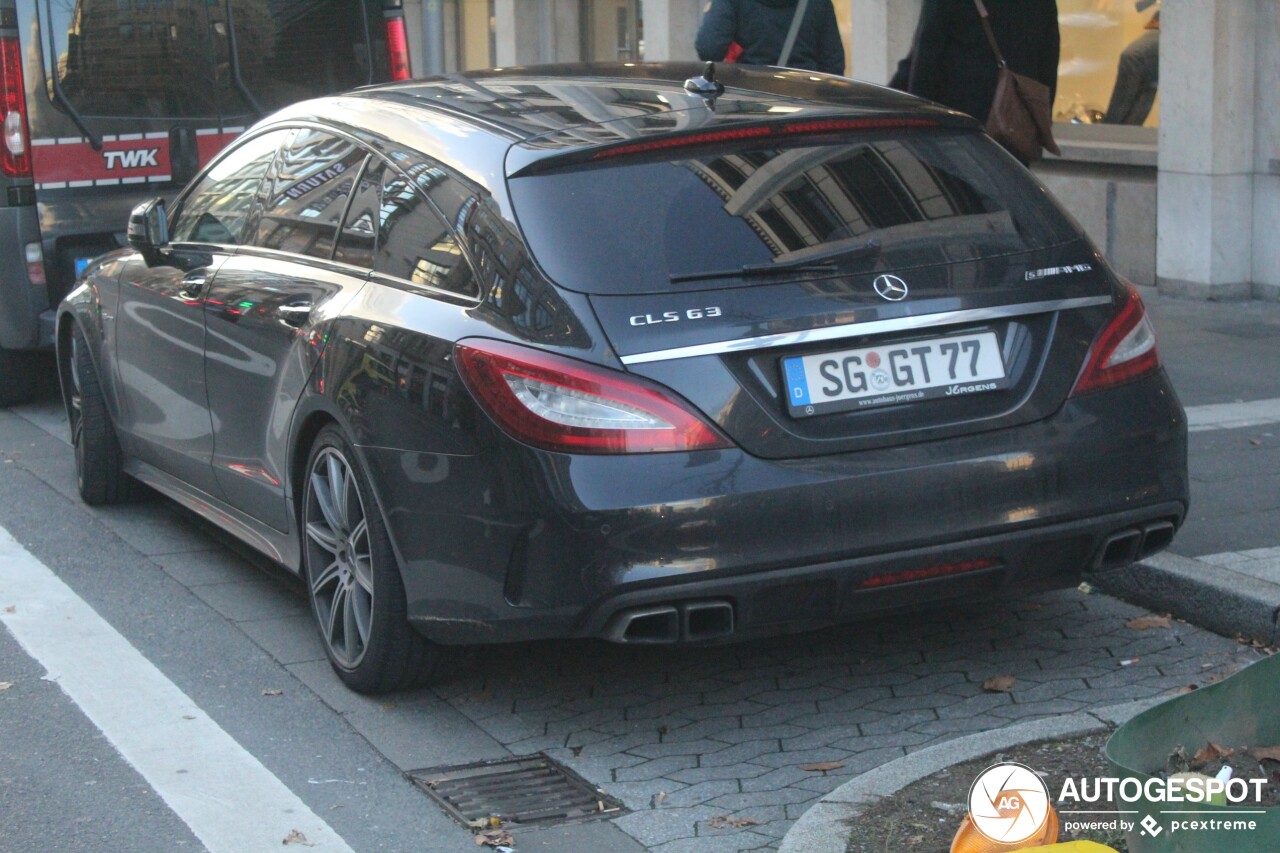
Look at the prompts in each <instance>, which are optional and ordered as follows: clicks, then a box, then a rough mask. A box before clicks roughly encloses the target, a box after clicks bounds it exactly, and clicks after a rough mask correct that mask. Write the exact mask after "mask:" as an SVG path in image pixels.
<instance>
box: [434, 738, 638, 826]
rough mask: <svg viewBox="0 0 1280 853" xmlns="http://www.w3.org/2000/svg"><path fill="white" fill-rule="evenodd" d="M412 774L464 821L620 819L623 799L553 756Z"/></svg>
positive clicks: (437, 800) (540, 822) (449, 810)
mask: <svg viewBox="0 0 1280 853" xmlns="http://www.w3.org/2000/svg"><path fill="white" fill-rule="evenodd" d="M409 778H410V779H412V780H413V782H414V784H416V785H417V786H418V787H420V788H421V789H422V790H423V791H425V792H426V793H427V795H428V796H430V797H431V798H432V799H433V800H435V801H436V802H437V803H439V804H440V805H441V807H442V808H444V810H445V811H447V812H448V813H449V814H451V815H453V816H454V817H455V818H457V819H458V820H459V821H461V822H462V823H464V824H468V825H471V826H474V825H475V824H474V823H473V822H474V821H477V820H487V819H489V818H498V819H500V820H501V821H502V822H503V823H504V824H525V825H529V824H549V823H568V822H571V821H580V820H589V819H591V818H596V817H616V816H618V815H620V814H624V813H625V812H626V809H625V808H623V805H622V802H621V801H619V800H618V799H616V798H614V797H611V796H609V795H608V794H606V793H605V792H604V791H602V790H600V789H599V788H597V787H596V786H594V785H592V784H591V783H590V782H588V781H587V780H586V779H583V778H582V777H581V776H579V775H578V774H576V773H574V772H573V771H572V770H570V769H569V768H568V767H565V766H564V765H562V764H560V763H559V762H557V761H555V760H554V759H552V758H551V757H550V756H547V755H544V754H542V753H538V754H537V755H530V756H527V757H524V758H509V759H504V760H501V761H482V762H478V763H476V764H465V765H462V766H460V767H436V768H431V769H426V770H413V771H410V773H409Z"/></svg>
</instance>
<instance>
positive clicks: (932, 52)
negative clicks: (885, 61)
mask: <svg viewBox="0 0 1280 853" xmlns="http://www.w3.org/2000/svg"><path fill="white" fill-rule="evenodd" d="M983 2H984V3H985V4H986V7H987V11H988V13H989V15H990V21H991V29H992V31H994V32H995V36H996V42H997V43H998V44H999V45H1000V52H1001V53H1003V54H1004V58H1005V61H1006V62H1007V63H1008V64H1009V68H1010V69H1012V70H1013V71H1016V72H1018V73H1019V74H1025V75H1027V76H1028V77H1031V78H1033V79H1036V80H1039V81H1040V82H1041V83H1043V84H1045V85H1046V86H1048V87H1049V92H1050V96H1051V97H1052V96H1053V95H1054V94H1056V92H1057V88H1058V51H1059V45H1060V41H1059V40H1060V36H1059V33H1058V4H1057V0H983ZM907 91H909V92H911V94H913V95H919V96H921V97H923V98H928V99H929V100H931V101H937V102H938V103H940V104H943V105H945V106H948V107H951V108H952V109H953V110H959V111H960V112H963V113H968V114H969V115H971V116H973V117H974V118H976V119H978V121H981V122H985V121H986V120H987V113H988V112H990V110H991V101H992V99H993V98H994V97H995V93H996V58H995V54H994V53H992V51H991V45H990V43H988V42H987V37H986V34H985V33H984V32H983V30H982V19H981V18H980V17H979V15H978V10H977V7H976V6H975V5H974V2H973V0H924V6H923V7H922V8H921V10H920V24H919V26H918V27H917V28H916V35H915V40H914V42H913V43H912V48H911V75H910V81H909V83H908V85H907Z"/></svg>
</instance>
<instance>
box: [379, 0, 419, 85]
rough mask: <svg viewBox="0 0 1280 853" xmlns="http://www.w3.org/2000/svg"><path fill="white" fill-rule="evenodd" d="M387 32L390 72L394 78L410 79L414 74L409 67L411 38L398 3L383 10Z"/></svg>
mask: <svg viewBox="0 0 1280 853" xmlns="http://www.w3.org/2000/svg"><path fill="white" fill-rule="evenodd" d="M383 15H384V20H385V21H386V33H387V62H388V64H389V65H390V66H391V67H390V68H388V69H387V70H388V73H389V74H390V75H391V79H392V80H408V79H409V78H410V77H412V76H413V73H412V72H411V71H410V69H409V38H408V35H407V34H406V32H405V26H404V10H403V9H401V8H400V7H399V4H396V5H395V6H394V7H391V8H388V9H387V10H386V11H385V12H383Z"/></svg>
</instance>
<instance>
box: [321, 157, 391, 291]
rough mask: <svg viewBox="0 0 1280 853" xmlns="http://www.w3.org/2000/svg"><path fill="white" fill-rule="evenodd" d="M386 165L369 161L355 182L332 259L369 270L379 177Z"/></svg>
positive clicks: (375, 236)
mask: <svg viewBox="0 0 1280 853" xmlns="http://www.w3.org/2000/svg"><path fill="white" fill-rule="evenodd" d="M385 170H386V165H385V164H384V163H383V162H382V161H381V160H379V159H377V158H376V157H370V158H369V160H368V161H367V162H366V164H365V167H364V171H363V172H361V174H360V177H359V179H358V180H357V181H356V186H355V190H354V191H353V192H352V195H351V207H350V208H349V209H348V211H347V221H346V222H345V223H344V224H343V226H342V234H341V235H340V236H339V237H338V246H337V248H336V249H334V251H333V259H334V260H335V261H342V262H343V263H344V264H354V265H355V266H358V267H364V268H365V269H373V255H374V251H375V250H376V249H377V247H378V225H379V213H378V211H379V209H380V208H381V207H382V177H383V172H384V171H385Z"/></svg>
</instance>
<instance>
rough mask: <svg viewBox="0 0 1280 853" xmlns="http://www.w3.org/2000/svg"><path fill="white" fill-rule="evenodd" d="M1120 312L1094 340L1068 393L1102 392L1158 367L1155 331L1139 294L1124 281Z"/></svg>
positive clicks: (1158, 356) (1077, 394)
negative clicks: (1082, 366) (1082, 367)
mask: <svg viewBox="0 0 1280 853" xmlns="http://www.w3.org/2000/svg"><path fill="white" fill-rule="evenodd" d="M1122 293H1123V296H1122V297H1121V300H1120V304H1119V311H1117V312H1116V315H1115V316H1114V317H1112V318H1111V322H1110V323H1108V324H1107V326H1106V328H1104V329H1103V330H1102V331H1101V332H1099V333H1098V337H1097V338H1095V339H1094V342H1093V346H1092V347H1090V349H1089V355H1088V357H1087V358H1086V359H1085V364H1084V369H1083V370H1081V371H1080V378H1078V379H1077V380H1076V386H1075V388H1074V389H1073V390H1072V392H1071V396H1073V397H1076V396H1079V395H1081V394H1088V393H1089V392H1091V391H1101V390H1103V389H1104V388H1113V387H1115V386H1116V385H1120V384H1123V383H1125V382H1130V381H1132V380H1134V379H1137V378H1138V377H1140V376H1146V375H1147V374H1149V373H1154V372H1155V371H1156V370H1157V369H1158V368H1159V367H1160V352H1159V350H1157V349H1156V333H1155V330H1154V329H1152V328H1151V321H1150V320H1148V319H1147V312H1146V309H1145V308H1143V306H1142V297H1141V296H1139V295H1138V291H1137V290H1136V289H1134V287H1133V286H1132V285H1130V284H1127V283H1126V284H1125V285H1124V289H1123V291H1122Z"/></svg>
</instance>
